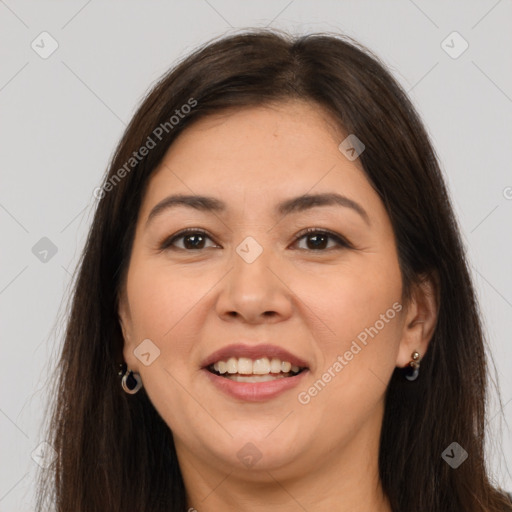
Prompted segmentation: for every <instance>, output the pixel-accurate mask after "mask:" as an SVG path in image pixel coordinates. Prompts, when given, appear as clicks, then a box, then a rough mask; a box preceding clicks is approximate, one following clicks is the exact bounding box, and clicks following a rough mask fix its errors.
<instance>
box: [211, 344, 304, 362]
mask: <svg viewBox="0 0 512 512" xmlns="http://www.w3.org/2000/svg"><path fill="white" fill-rule="evenodd" d="M230 357H236V358H239V357H247V358H249V359H260V358H262V357H268V358H272V357H276V358H277V359H280V360H281V361H288V362H290V363H291V364H292V365H293V366H298V367H299V368H307V367H308V363H307V362H306V361H304V360H303V359H301V358H300V357H297V356H295V355H293V354H292V353H290V352H288V350H285V349H284V348H282V347H278V346H277V345H270V344H261V345H244V344H240V343H239V344H234V345H227V346H225V347H223V348H221V349H219V350H216V351H215V352H213V353H212V354H210V355H209V356H208V357H207V358H206V359H204V360H203V361H202V363H201V367H202V368H208V367H209V366H210V365H212V364H214V363H216V362H217V361H226V360H228V359H229V358H230Z"/></svg>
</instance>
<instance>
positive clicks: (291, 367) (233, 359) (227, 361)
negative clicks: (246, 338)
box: [201, 344, 310, 402]
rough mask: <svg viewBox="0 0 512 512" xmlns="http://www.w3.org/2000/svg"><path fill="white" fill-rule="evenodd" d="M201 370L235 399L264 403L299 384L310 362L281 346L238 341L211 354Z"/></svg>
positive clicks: (308, 368)
mask: <svg viewBox="0 0 512 512" xmlns="http://www.w3.org/2000/svg"><path fill="white" fill-rule="evenodd" d="M201 369H202V372H203V375H205V376H206V377H207V380H208V381H209V382H210V383H211V384H213V386H214V387H216V388H217V389H218V390H220V391H221V392H222V393H224V394H226V395H228V396H230V397H231V398H235V399H237V400H238V401H240V400H241V401H243V402H262V401H266V400H271V399H273V398H276V397H278V396H280V395H281V394H282V393H285V392H286V391H288V390H291V389H292V388H294V387H296V386H298V385H299V383H300V382H301V381H303V379H305V378H306V376H307V374H308V373H309V372H310V365H309V364H308V363H307V362H306V361H305V360H303V359H301V358H299V357H297V356H295V355H294V354H292V353H290V352H288V351H287V350H285V349H284V348H282V347H280V346H278V345H270V344H261V345H249V344H237V345H228V346H226V347H224V348H222V349H220V350H217V351H216V352H214V353H213V354H210V355H209V356H208V357H207V358H206V359H204V360H203V361H202V363H201Z"/></svg>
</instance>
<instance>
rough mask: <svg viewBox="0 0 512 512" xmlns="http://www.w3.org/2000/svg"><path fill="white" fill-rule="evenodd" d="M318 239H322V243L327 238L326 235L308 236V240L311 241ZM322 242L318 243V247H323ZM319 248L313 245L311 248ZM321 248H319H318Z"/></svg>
mask: <svg viewBox="0 0 512 512" xmlns="http://www.w3.org/2000/svg"><path fill="white" fill-rule="evenodd" d="M318 238H321V239H323V240H322V242H325V240H326V239H327V236H326V235H310V236H309V240H312V239H318ZM322 242H320V245H321V246H322V247H323V244H322ZM319 247H320V246H319V245H318V244H315V243H313V248H314V249H318V248H319ZM320 248H321V247H320Z"/></svg>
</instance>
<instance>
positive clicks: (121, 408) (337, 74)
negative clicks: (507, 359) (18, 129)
mask: <svg viewBox="0 0 512 512" xmlns="http://www.w3.org/2000/svg"><path fill="white" fill-rule="evenodd" d="M289 99H299V100H305V101H308V102H310V103H315V104H318V105H320V106H322V107H324V108H326V109H327V110H328V111H329V112H330V113H331V114H332V115H333V116H334V118H335V119H337V120H338V121H339V125H340V127H342V129H343V130H344V131H345V132H346V133H351V134H356V135H357V137H358V138H359V139H360V140H362V141H363V142H364V144H365V151H364V152H363V153H362V154H361V155H360V157H359V158H360V161H361V164H362V166H363V168H364V172H365V174H366V177H367V178H368V180H369V182H370V183H371V184H372V186H373V187H374V189H375V190H376V191H377V193H378V194H379V196H380V198H381V199H382V201H383V203H384V205H385V207H386V210H387V213H388V215H389V217H390V220H391V223H392V226H393V229H394V232H395V234H396V240H397V250H398V255H399V263H400V268H401V272H402V279H403V286H404V290H405V291H406V293H405V297H406V298H407V297H409V295H408V291H409V290H410V289H411V285H412V284H414V283H415V282H417V281H418V280H419V279H421V276H425V275H428V274H429V273H432V272H437V273H438V276H439V284H440V306H439V314H438V321H437V326H436V330H435V333H434V335H433V338H432V340H431V343H430V346H429V349H428V352H427V354H426V355H425V357H424V358H423V360H422V363H421V371H420V377H419V378H418V379H417V380H416V381H414V382H409V381H406V380H404V379H403V377H402V375H401V373H400V371H399V370H398V369H396V370H395V372H394V374H393V376H392V378H391V381H390V382H389V385H388V389H387V392H386V401H385V413H384V419H383V427H382V435H381V440H380V452H379V471H380V477H381V480H382V484H383V488H384V491H385V493H386V494H387V496H388V497H389V500H390V503H391V506H392V508H393V510H394V511H395V512H416V511H422V512H424V511H430V512H441V511H451V512H453V511H461V510H464V511H465V512H477V511H489V512H497V511H503V510H512V506H510V504H509V505H508V506H507V500H506V498H505V496H504V495H503V494H502V493H501V491H499V490H497V489H496V488H495V487H494V486H493V484H492V483H491V482H490V479H489V476H488V470H487V468H486V465H485V459H484V445H485V439H486V437H485V435H486V426H485V410H486V397H487V393H488V392H487V385H488V382H487V375H488V369H487V362H486V350H485V348H486V342H485V339H484V334H483V329H482V320H481V318H480V315H481V314H480V312H479V309H478V304H477V302H476V298H475V291H474V288H473V285H472V282H471V278H470V274H469V271H468V262H467V260H466V256H465V252H464V248H463V245H462V243H461V238H460V233H459V228H458V226H457V223H456V220H455V217H454V213H453V209H452V206H451V203H450V199H449V197H448V194H447V190H446V186H445V183H444V179H443V176H442V173H441V171H440V167H439V164H438V160H437V156H436V154H435V152H434V149H433V147H432V145H431V143H430V141H429V137H428V135H427V133H426V130H425V128H424V126H423V124H422V122H421V120H420V118H419V116H418V114H417V113H416V111H415V109H414V108H413V105H412V104H411V102H410V100H409V99H408V97H407V95H406V94H405V92H404V91H403V90H402V89H401V87H400V86H399V85H398V84H397V82H396V81H395V80H394V78H393V77H392V76H391V74H390V73H389V72H388V71H387V70H386V67H385V66H384V64H383V63H382V62H381V61H380V60H379V59H378V58H377V57H376V56H375V55H374V54H373V53H371V52H370V51H369V50H368V49H367V48H365V47H363V46H361V45H360V44H359V43H357V42H356V41H354V40H352V39H351V38H349V37H347V36H342V35H338V34H325V33H324V34H310V35H306V36H291V35H289V34H286V33H283V32H281V31H277V30H264V29H261V30H250V31H246V32H244V33H239V34H235V35H229V36H224V37H221V38H217V39H215V40H213V41H210V42H208V43H207V44H205V45H203V46H202V47H201V48H199V49H197V50H196V51H195V52H194V53H192V54H191V55H190V56H188V57H187V58H185V59H184V60H182V61H181V62H180V63H178V64H177V65H176V66H175V67H174V68H173V69H172V70H171V71H170V72H169V73H168V74H166V75H165V76H164V77H163V78H162V79H161V80H160V81H159V82H158V83H157V84H156V85H155V86H154V87H153V89H152V90H151V91H150V92H149V94H148V95H147V96H146V98H145V99H144V100H143V102H142V103H141V105H140V107H139V108H138V110H137V112H136V114H135V115H134V117H133V119H132V121H131V122H130V124H129V126H128V127H127V129H126V131H125V133H124V136H123V137H122V140H121V141H120V143H119V145H118V147H117V150H116V152H115V154H114V156H113V158H112V162H111V165H110V168H109V170H108V172H107V174H106V176H105V181H104V184H103V187H102V188H101V190H100V192H99V193H98V194H97V197H99V198H100V199H99V201H98V204H97V207H96V211H95V216H94V220H93V222H92V226H91V228H90V232H89V236H88V239H87V242H86V245H85V249H84V251H83V254H82V258H81V260H80V264H79V267H78V271H77V275H76V281H75V284H74V287H73V293H72V300H71V305H70V306H71V307H70V311H69V318H68V322H67V328H66V333H65V340H64V345H63V348H62V353H61V355H60V360H59V362H58V365H56V367H55V370H54V372H53V374H52V377H53V378H54V383H55V384H54V385H55V387H54V389H53V393H52V394H51V395H50V397H51V399H53V400H54V401H53V402H52V407H51V409H50V413H51V415H50V416H49V418H50V421H49V424H48V435H47V440H48V442H49V443H50V444H51V445H52V446H53V448H54V449H55V450H56V453H57V458H56V460H55V462H54V464H53V466H51V468H50V470H47V471H46V472H43V474H42V477H41V479H40V488H39V490H38V507H39V508H38V511H40V512H42V511H43V510H46V507H47V505H48V503H49V504H51V505H52V506H54V507H56V510H57V511H58V512H69V511H71V510H72V511H73V512H93V511H98V512H106V511H108V512H114V511H116V512H117V511H126V510H137V511H139V510H140V511H141V510H145V511H148V512H160V511H162V512H163V511H165V512H169V511H176V512H178V511H179V512H183V511H184V510H186V506H187V503H186V495H185V488H184V484H183V480H182V477H181V473H180V468H179V465H178V461H177V457H176V452H175V449H174V443H173V436H172V432H171V430H170V429H169V427H168V426H167V425H166V424H165V422H164V421H163V420H162V418H161V417H160V416H159V414H158V413H157V411H156V410H155V408H154V407H153V405H152V403H151V402H150V400H149V399H148V396H147V394H146V393H145V391H144V388H142V390H141V391H139V392H138V393H137V394H135V395H128V394H126V393H125V392H124V391H123V390H122V389H121V386H120V381H119V377H118V375H117V372H118V365H119V363H120V362H122V361H123V357H122V347H123V337H122V333H121V329H120V325H119V321H118V315H117V306H118V297H119V291H120V288H121V285H122V283H123V280H124V277H125V273H126V269H127V265H128V262H129V257H130V252H131V246H132V242H133V238H134V228H135V224H136V219H137V215H138V212H139V208H140V204H141V200H142V197H143V195H144V192H145V190H146V187H147V185H148V181H149V179H150V176H151V173H152V171H154V170H155V169H156V167H157V166H158V164H159V163H160V162H161V160H162V158H163V156H164V154H165V152H166V151H167V149H168V148H169V146H170V145H171V144H172V142H173V140H174V139H175V138H176V136H177V135H178V134H179V133H180V132H182V131H183V130H184V129H186V128H187V127H188V126H191V124H192V123H193V122H194V121H195V120H198V119H200V118H202V117H204V116H207V115H209V114H211V113H217V112H221V111H225V110H226V109H229V108H239V109H243V108H244V107H248V106H256V105H263V104H267V103H270V102H276V101H277V102H278V101H281V100H289ZM184 105H188V106H189V107H190V108H189V107H187V108H184ZM177 110H178V111H179V112H180V113H181V114H182V115H181V114H180V115H178V113H177V112H176V111H177ZM173 116H174V119H172V118H173ZM178 117H179V119H178ZM166 123H167V124H166ZM157 127H160V130H159V131H157V132H155V130H156V129H157ZM156 133H157V134H158V136H157V135H156ZM149 139H151V140H152V142H153V143H155V144H154V146H153V144H150V142H149ZM340 142H341V141H340ZM150 145H151V146H152V147H151V148H150V149H149V151H147V152H146V151H144V152H142V151H140V149H141V148H142V147H143V146H146V147H149V146H150ZM134 153H136V154H137V156H136V157H134ZM142 153H144V155H143V156H142ZM134 158H135V160H134ZM121 169H124V172H123V171H121ZM500 403H501V400H500ZM454 441H455V442H457V443H458V444H459V445H461V446H462V447H463V448H464V449H465V450H466V451H467V452H468V454H469V457H468V459H467V460H466V461H465V462H464V463H463V464H462V465H461V466H460V467H458V468H457V469H452V468H451V467H450V466H449V465H448V464H447V463H446V462H445V461H444V460H443V458H442V457H441V454H442V453H443V451H444V450H445V449H446V448H447V447H448V446H449V445H450V444H451V443H452V442H454Z"/></svg>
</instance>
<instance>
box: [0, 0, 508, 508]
mask: <svg viewBox="0 0 512 512" xmlns="http://www.w3.org/2000/svg"><path fill="white" fill-rule="evenodd" d="M511 21H512V2H511V1H510V0H499V1H496V0H486V1H483V0H482V1H471V2H470V1H467V0H466V1H458V2H450V3H448V2H443V1H429V2H427V1H420V0H416V1H412V0H400V1H381V0H378V1H357V2H356V1H326V0H323V1H316V2H314V3H313V2H306V1H301V0H294V1H290V0H282V1H261V2H254V1H253V2H235V1H229V0H208V1H207V0H193V1H189V2H176V1H175V2H171V1H167V2H163V1H159V2H157V1H152V2H142V1H138V2H136V1H123V2H110V1H109V2H107V1H101V0H92V1H80V2H77V1H70V0H68V1H66V2H58V1H52V2H50V1H41V0H37V1H15V0H5V1H2V0H0V57H1V66H0V119H1V123H0V141H1V145H0V147H1V149H0V169H1V188H0V223H1V230H2V231H1V233H2V251H1V265H0V307H1V312H2V314H1V318H0V321H1V332H2V336H1V364H2V371H1V372H0V389H1V395H0V396H1V398H0V451H1V459H0V460H1V461H2V464H1V465H0V512H14V511H16V512H25V511H30V510H33V504H32V501H33V493H34V477H35V474H36V469H37V468H38V467H39V466H37V464H36V462H35V461H34V460H33V459H32V457H31V454H32V452H33V451H34V449H36V447H37V446H38V445H39V443H41V442H42V441H44V432H43V431H42V430H41V428H42V423H41V422H42V418H43V412H44V407H45V400H46V394H45V389H46V383H47V379H48V369H49V368H50V367H51V366H50V365H52V364H53V363H54V362H55V358H56V356H57V354H58V351H59V346H60V343H61V338H62V325H63V317H64V314H65V302H64V301H65V299H66V298H67V296H68V292H69V285H70V282H71V275H72V272H73V270H74V268H75V265H76V262H77V259H78V256H79V254H80V251H81V249H82V247H83V244H84V241H85V236H86V233H87V229H88V226H89V224H90V221H91V218H92V217H91V213H92V211H93V207H94V204H95V199H94V197H93V195H92V192H93V190H94V188H95V187H97V186H98V185H99V184H100V182H101V177H102V174H103V172H104V170H105V169H106V167H107V164H108V161H109V158H110V156H111V154H112V152H113V150H114V147H115V146H116V144H117V142H118V140H119V138H120V136H121V134H122V132H123V129H124V127H125V125H126V123H127V122H128V121H129V119H130V117H131V115H132V114H133V112H134V109H135V107H136V105H137V104H138V103H139V101H140V99H141V97H142V94H143V93H144V92H145V91H146V90H147V88H148V87H149V86H150V85H151V84H152V83H153V82H154V81H155V80H156V79H157V78H158V77H159V76H160V75H161V74H162V73H164V72H165V71H166V70H167V69H168V68H169V67H170V66H171V65H172V64H173V63H174V62H175V61H176V60H177V59H178V58H180V57H182V56H184V55H185V54H187V53H188V52H189V51H190V50H192V49H193V48H195V47H196V46H197V45H199V44H201V43H203V42H205V41H206V40H208V39H209V38H211V37H214V36H217V35H220V34H224V33H226V32H234V31H236V30H237V29H243V28H246V27H251V26H253V27H257V26H272V27H279V28H284V29H288V30H290V31H292V32H294V33H306V32H318V31H334V32H340V31H341V32H343V33H346V34H348V35H351V36H353V37H355V38H356V39H358V40H359V41H360V42H362V43H363V44H366V45H367V46H369V47H370V49H372V50H373V51H374V52H375V53H376V54H377V55H379V56H380V57H381V58H382V59H383V60H384V62H385V63H386V64H387V65H388V66H389V67H390V69H391V71H392V72H393V74H394V75H395V76H396V77H397V79H398V80H399V82H400V83H401V84H402V85H403V86H404V87H405V89H406V90H407V91H409V94H410V96H411V98H412V100H413V102H414V104H415V105H416V107H417V108H418V110H419V112H420V114H421V116H422V117H423V119H424V122H425V123H426V125H427V128H428V131H429V133H430V134H431V136H432V140H433V143H434V145H435V148H436V150H437V152H438V154H439V157H440V160H441V164H442V167H443V170H444V172H445V175H446V179H447V182H448V185H449V188H450V191H451V194H452V197H453V201H454V206H455V208H456V213H457V216H458V219H459V221H460V226H461V229H462V231H463V234H464V239H465V242H466V247H467V250H468V256H469V260H470V262H471V269H472V272H473V276H474V279H475V284H476V287H477V290H478V294H479V298H480V301H481V306H482V311H483V315H484V317H485V328H486V332H487V334H488V339H489V345H490V350H491V352H492V355H493V358H494V360H495V363H496V369H497V372H498V386H499V389H500V390H501V395H502V400H503V403H504V404H505V418H506V420H507V421H508V423H510V419H511V417H512V372H511V371H510V370H511V368H512V343H511V336H510V333H511V331H512V272H511V266H510V262H511V261H512V257H511V256H512V243H511V233H512V230H511V219H512V188H511V187H512V174H511V171H510V169H511V166H510V147H511V140H512V123H511V122H510V121H511V113H512V69H511V64H510V63H511V62H512V31H511V30H510V26H511ZM43 31H47V32H48V33H49V34H51V37H52V38H54V39H55V40H56V41H57V43H58V49H57V50H56V51H55V52H54V53H53V54H52V55H51V56H49V57H48V58H46V59H43V58H41V57H40V55H39V54H38V53H36V51H34V49H33V48H32V47H31V44H32V42H33V41H35V43H34V44H39V46H40V47H42V46H43V44H44V48H45V49H46V50H48V49H49V48H50V40H49V39H45V40H44V41H43V42H41V38H42V37H46V38H47V37H48V36H39V35H40V34H41V32H43ZM453 31H457V32H459V33H460V34H461V36H462V37H463V38H464V40H466V41H467V43H468V44H469V47H468V49H467V50H466V51H465V52H464V53H462V54H461V55H460V56H458V58H453V57H452V56H450V55H449V54H448V53H447V52H446V51H445V49H448V50H449V51H450V52H452V54H453V53H454V52H458V51H459V50H460V49H462V48H463V47H462V46H461V43H462V41H461V40H457V39H456V38H455V39H454V38H453V36H451V37H450V38H448V39H447V41H446V42H445V43H444V48H445V49H443V46H442V42H443V41H444V40H445V39H446V38H447V37H448V36H449V35H450V34H451V33H452V32H453ZM446 45H449V46H451V47H452V48H451V49H449V48H446ZM43 237H47V238H48V239H50V240H51V242H52V243H53V244H54V245H55V246H56V248H57V253H56V254H55V255H53V256H52V253H51V252H49V253H48V255H47V256H46V261H41V260H40V258H42V257H43V256H42V254H40V255H39V257H36V254H34V252H33V250H32V248H33V247H34V246H35V245H36V244H37V243H38V242H39V241H40V239H41V238H43ZM45 243H48V242H40V244H43V249H44V244H45ZM36 247H39V246H36ZM40 250H41V249H40ZM35 252H36V253H37V251H35ZM493 396H494V394H493ZM491 398H492V399H491V401H490V404H489V414H488V421H489V428H490V443H489V450H490V451H489V457H488V461H489V467H490V470H491V471H492V474H493V476H494V478H495V479H496V481H497V482H498V483H499V484H500V485H501V486H503V487H505V488H507V489H508V490H512V478H511V474H510V473H511V472H512V471H511V470H512V439H511V437H512V436H511V429H510V425H509V424H508V423H504V424H503V425H502V427H501V429H500V418H501V416H500V414H499V409H498V406H497V403H496V400H495V399H494V398H493V397H491Z"/></svg>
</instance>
